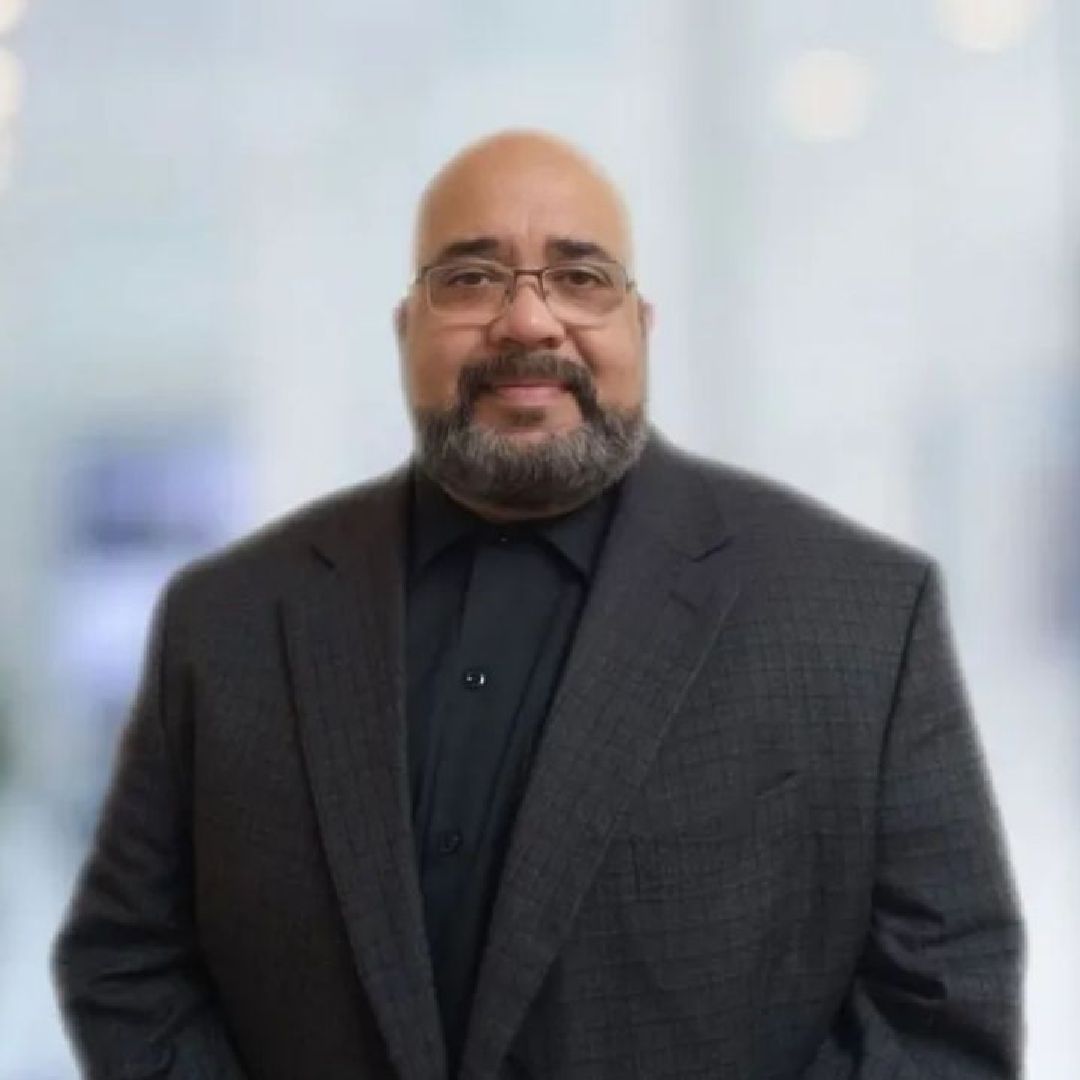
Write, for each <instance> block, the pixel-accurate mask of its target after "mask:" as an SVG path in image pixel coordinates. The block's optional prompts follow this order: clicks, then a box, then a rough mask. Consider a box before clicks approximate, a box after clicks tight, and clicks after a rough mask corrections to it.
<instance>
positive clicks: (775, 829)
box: [628, 772, 809, 909]
mask: <svg viewBox="0 0 1080 1080" xmlns="http://www.w3.org/2000/svg"><path fill="white" fill-rule="evenodd" d="M803 788H804V785H803V780H802V776H801V775H800V774H799V773H794V772H789V773H787V774H785V775H782V776H779V777H777V778H776V779H775V780H774V781H772V782H770V783H769V784H768V785H767V786H765V787H763V788H762V789H761V790H760V791H758V792H756V793H747V794H744V795H743V796H742V797H741V798H738V797H737V798H734V799H729V800H722V801H721V802H722V804H721V805H720V806H719V807H718V808H716V809H715V810H711V811H707V812H706V813H704V814H701V813H695V814H693V815H690V816H680V815H679V813H678V811H677V810H676V811H673V812H672V815H671V817H670V819H668V820H664V819H662V818H657V817H656V816H655V815H654V818H653V820H652V821H650V822H648V823H641V822H637V823H634V824H633V825H632V826H631V829H630V831H629V834H628V840H629V854H630V857H631V861H632V867H633V874H634V888H635V892H636V895H637V896H638V898H639V899H643V900H650V901H654V900H655V901H663V900H671V901H685V902H688V903H697V904H701V905H704V906H705V907H707V908H710V909H711V908H713V907H716V908H717V909H722V908H724V907H725V906H727V905H728V902H731V903H734V904H735V905H736V906H744V905H746V904H747V903H749V904H755V903H760V902H763V901H764V900H765V899H766V897H767V895H769V894H771V893H772V892H774V891H775V886H776V884H777V883H778V882H780V881H782V879H783V877H784V875H785V874H786V873H788V872H789V870H790V868H791V864H792V863H793V861H797V857H798V849H799V845H800V842H803V841H805V840H806V838H807V837H808V835H809V825H808V813H807V807H806V805H805V798H804V790H803Z"/></svg>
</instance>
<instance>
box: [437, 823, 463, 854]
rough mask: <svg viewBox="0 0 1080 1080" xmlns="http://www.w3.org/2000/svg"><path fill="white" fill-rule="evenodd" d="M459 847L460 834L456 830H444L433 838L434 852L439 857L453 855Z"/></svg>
mask: <svg viewBox="0 0 1080 1080" xmlns="http://www.w3.org/2000/svg"><path fill="white" fill-rule="evenodd" d="M460 847H461V833H460V832H458V830H457V829H446V830H444V831H443V832H441V833H439V834H438V836H436V838H435V850H436V851H437V852H438V853H439V854H440V855H453V854H454V852H455V851H457V850H458V848H460Z"/></svg>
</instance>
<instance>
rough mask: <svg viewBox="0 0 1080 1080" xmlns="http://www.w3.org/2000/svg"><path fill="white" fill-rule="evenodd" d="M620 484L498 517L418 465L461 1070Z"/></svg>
mask: <svg viewBox="0 0 1080 1080" xmlns="http://www.w3.org/2000/svg"><path fill="white" fill-rule="evenodd" d="M615 497H616V495H615V492H614V490H612V491H609V492H608V493H606V494H605V495H603V496H601V497H600V498H598V499H594V500H593V501H592V502H590V503H587V504H586V505H585V506H583V507H580V508H578V509H577V510H575V511H573V512H571V513H570V514H565V515H562V516H560V517H555V518H547V519H544V520H541V521H532V522H526V523H514V524H510V525H496V524H492V523H489V522H486V521H484V520H483V519H481V518H479V517H477V516H476V515H475V514H473V513H471V512H470V511H468V510H466V509H465V508H464V507H463V506H461V505H460V504H458V503H456V502H454V501H453V500H452V499H450V498H449V497H448V496H447V495H446V494H444V493H443V491H442V490H441V489H440V488H439V487H438V486H437V485H436V484H434V483H433V482H432V481H431V480H430V479H428V478H427V477H426V476H425V475H424V474H423V473H422V472H420V470H418V469H417V470H414V486H413V499H412V521H411V531H410V555H409V585H408V608H407V618H406V632H407V645H406V649H407V652H406V678H407V698H406V701H407V712H408V756H409V772H410V780H411V786H412V809H413V822H414V827H415V835H416V854H417V860H418V864H419V868H420V882H421V889H422V892H423V899H424V914H425V922H426V926H427V933H428V942H429V947H430V950H431V957H432V964H433V967H434V974H435V986H436V992H437V994H438V999H439V1008H440V1012H441V1014H442V1019H443V1028H444V1033H445V1036H446V1045H447V1054H448V1057H449V1062H450V1075H451V1076H453V1075H454V1074H455V1073H456V1070H457V1067H458V1062H459V1059H460V1055H461V1051H462V1049H463V1044H464V1039H465V1029H466V1025H467V1022H468V1017H469V1008H470V1005H471V1003H472V997H473V991H474V989H475V983H476V975H477V969H478V965H479V961H480V956H481V953H482V951H483V946H484V940H485V936H486V933H487V925H488V921H489V919H490V915H491V909H492V906H493V903H494V900H495V894H496V891H497V887H498V882H499V876H500V873H501V870H502V865H503V860H504V857H505V855H506V849H507V843H508V840H509V837H510V830H511V827H512V825H513V821H514V816H515V814H516V812H517V808H518V804H519V802H520V800H521V796H522V793H523V791H524V786H525V782H526V780H527V778H528V773H529V768H530V763H531V758H532V754H533V751H534V749H535V747H536V744H537V741H538V739H539V736H540V732H541V729H542V726H543V722H544V718H545V717H546V715H547V712H548V708H549V705H550V703H551V699H552V696H553V694H554V691H555V688H556V685H557V683H558V680H559V676H560V675H561V673H562V668H563V663H564V661H565V659H566V656H567V653H568V651H569V647H570V644H571V641H572V639H573V635H574V631H575V629H576V628H577V623H578V619H579V616H580V614H581V609H582V607H583V604H584V601H585V596H586V593H587V590H588V587H589V583H590V581H591V578H592V575H593V570H594V567H595V565H596V562H597V559H598V557H599V554H600V550H601V548H602V546H603V540H604V535H605V533H606V530H607V525H608V522H609V520H610V516H611V511H612V507H613V503H614V499H615Z"/></svg>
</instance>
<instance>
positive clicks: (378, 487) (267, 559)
mask: <svg viewBox="0 0 1080 1080" xmlns="http://www.w3.org/2000/svg"><path fill="white" fill-rule="evenodd" d="M407 490H408V467H407V466H406V465H403V466H400V467H398V468H397V469H395V470H393V471H392V472H388V473H385V474H382V475H380V476H377V477H374V478H372V479H371V480H368V481H365V482H362V483H359V484H355V485H352V486H350V487H347V488H342V489H340V490H337V491H334V492H331V493H329V494H327V495H324V496H322V497H320V498H318V499H316V500H313V501H311V502H308V503H305V504H304V505H302V506H300V507H297V508H296V509H295V510H293V511H291V512H289V513H288V514H285V515H282V516H281V517H278V518H275V519H274V520H272V521H270V522H268V523H266V524H264V525H262V526H261V527H259V528H258V529H255V530H253V531H252V532H249V533H247V534H245V535H244V536H241V537H239V538H238V539H236V540H234V541H232V542H231V543H229V544H227V545H225V546H224V547H221V548H219V549H217V550H215V551H212V552H210V553H208V554H206V555H204V556H201V557H200V558H197V559H195V560H193V561H191V562H189V563H187V564H186V565H184V566H182V567H180V568H179V569H178V570H177V571H176V573H175V574H174V575H173V577H172V578H171V579H170V582H169V584H168V586H167V588H166V596H167V598H168V599H169V600H172V599H173V598H179V599H180V600H181V601H188V602H194V601H197V600H211V601H212V600H214V598H216V599H217V600H218V602H220V601H221V600H222V598H224V597H228V598H230V599H237V598H238V597H239V598H242V599H243V601H244V602H245V603H250V602H252V601H257V600H258V599H259V598H260V597H263V596H267V595H275V596H276V595H278V594H280V592H281V591H282V590H283V589H285V588H288V587H289V586H290V584H291V583H293V582H294V581H296V580H298V579H300V578H303V577H305V576H306V575H309V574H310V573H311V572H312V570H313V569H315V568H317V567H319V566H320V565H321V564H322V563H325V562H330V561H333V558H334V556H335V555H337V554H339V553H341V552H342V551H346V550H348V548H349V547H350V546H352V545H353V544H354V542H356V543H358V542H359V540H360V538H361V537H363V536H364V535H365V534H366V533H370V532H371V531H373V530H376V531H377V530H384V531H390V530H392V529H393V528H394V526H395V525H396V523H397V521H396V515H398V514H399V513H401V512H403V509H404V497H405V492H406V491H407Z"/></svg>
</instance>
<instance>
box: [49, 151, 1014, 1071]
mask: <svg viewBox="0 0 1080 1080" xmlns="http://www.w3.org/2000/svg"><path fill="white" fill-rule="evenodd" d="M415 256H416V277H415V281H414V282H413V284H412V286H411V287H410V289H409V291H408V295H407V296H406V297H405V299H404V301H403V302H402V304H401V305H400V307H399V308H398V311H397V317H396V321H397V333H398V337H399V341H400V345H401V354H402V361H403V370H404V383H405V389H406V395H407V398H408V402H409V406H410V409H411V412H412V415H413V419H414V422H415V428H416V436H417V438H416V453H415V456H414V460H413V462H412V464H411V465H409V466H406V467H403V468H402V469H400V470H398V471H397V472H395V473H393V474H391V475H389V476H388V477H385V478H382V479H380V480H377V481H375V482H373V483H370V484H368V485H365V486H361V487H359V488H356V489H355V490H351V491H347V492H345V493H343V494H339V495H337V496H335V497H333V498H330V499H329V500H327V501H325V502H323V503H321V504H320V505H318V506H316V507H313V508H310V509H307V510H305V511H303V512H301V513H299V514H297V515H295V516H293V517H292V518H291V519H289V520H287V521H285V522H284V523H281V524H278V525H276V526H274V527H272V528H270V529H267V530H264V531H263V532H261V533H260V534H258V535H256V536H255V537H253V538H251V539H249V540H247V541H245V542H243V543H241V544H239V545H237V546H234V547H233V548H231V549H229V550H227V551H226V552H224V553H222V554H219V555H217V556H216V557H213V558H210V559H208V560H205V561H204V562H202V563H201V564H199V565H196V566H194V567H191V568H189V569H187V570H186V571H184V572H182V573H181V574H179V575H178V576H177V578H176V579H175V580H174V582H173V583H172V584H171V585H170V587H169V588H168V589H167V590H166V594H165V596H164V598H163V600H162V602H161V605H160V607H159V611H158V615H157V619H156V623H155V631H154V634H153V638H152V645H151V649H150V655H149V662H148V666H147V670H146V672H145V675H144V680H143V683H142V687H141V690H140V693H139V697H138V701H137V703H136V707H135V709H134V713H133V716H132V719H131V722H130V724H129V727H128V728H127V731H126V734H125V738H124V741H123V745H122V748H121V752H120V756H119V759H118V765H117V772H116V775H115V777H114V780H113V785H112V789H111V792H110V795H109V797H108V799H107V801H106V804H105V807H104V810H103V814H102V819H101V822H100V825H99V830H98V833H97V837H96V842H95V846H94V849H93V852H92V854H91V856H90V858H89V860H88V863H87V866H86V868H85V870H84V873H83V876H82V878H81V880H80V883H79V886H78V889H77V892H76V895H75V898H74V901H73V904H72V907H71V911H70V913H69V916H68V919H67V922H66V924H65V926H64V928H63V930H62V932H61V936H60V938H59V940H58V944H57V949H56V957H55V971H56V977H57V981H58V984H59V990H60V996H61V1001H62V1004H63V1009H64V1013H65V1016H66V1019H67V1023H68V1026H69V1029H70V1033H71V1036H72V1038H73V1040H74V1042H75V1043H76V1045H77V1047H78V1049H79V1052H80V1054H81V1056H82V1060H83V1062H84V1063H85V1068H86V1072H87V1075H89V1076H93V1077H103V1078H104V1077H108V1078H110V1080H115V1078H120V1077H124V1078H128V1080H134V1078H140V1077H158V1076H166V1077H176V1078H187V1077H207V1078H211V1077H212V1078H219V1077H220V1078H230V1080H235V1078H240V1077H247V1078H250V1080H262V1078H266V1080H279V1078H280V1080H284V1078H304V1080H335V1078H342V1080H344V1078H346V1077H348V1078H350V1080H354V1078H358V1077H401V1078H404V1080H429V1078H432V1080H434V1078H442V1077H456V1076H460V1077H463V1078H467V1080H482V1078H491V1080H494V1078H514V1077H516V1078H521V1077H560V1078H586V1077H587V1078H625V1077H649V1078H653V1077H672V1078H680V1080H685V1078H690V1077H710V1078H715V1077H732V1078H739V1080H764V1078H781V1077H783V1078H787V1077H792V1078H794V1077H805V1078H810V1080H822V1078H826V1077H837V1078H839V1077H859V1078H863V1080H885V1078H889V1080H926V1078H929V1077H964V1078H968V1077H970V1078H973V1080H974V1078H986V1077H998V1078H1000V1077H1010V1076H1015V1075H1016V1073H1017V1069H1018V1064H1017V1062H1018V1055H1019V1050H1018V1041H1019V1039H1018V1019H1017V1011H1018V1005H1017V998H1018V979H1019V976H1018V969H1019V955H1020V930H1019V924H1018V916H1017V912H1016V908H1015V905H1014V899H1013V892H1012V888H1011V885H1010V881H1009V877H1008V873H1007V870H1006V865H1005V859H1004V855H1003V851H1002V845H1001V840H1000V836H999V830H998V825H997V821H996V815H995V810H994V807H993V805H992V802H991V797H990V794H989V790H988V784H987V780H986V778H985V775H984V771H983V765H982V762H981V757H980V753H979V750H978V748H977V745H976V740H975V735H974V732H973V729H972V723H971V719H970V716H969V713H968V708H967V705H966V703H965V699H964V693H963V690H962V686H961V682H960V677H959V674H958V672H957V668H956V664H955V660H954V658H953V655H952V651H951V647H950V643H949V638H948V631H947V628H946V623H945V614H944V609H943V601H942V590H941V584H940V580H939V576H938V574H937V572H936V570H935V569H934V566H933V564H931V563H930V562H929V561H928V560H927V559H926V558H924V557H923V556H921V555H919V554H918V553H915V552H913V551H910V550H908V549H906V548H904V547H901V546H899V545H898V544H896V543H893V542H891V541H888V540H886V539H883V538H880V537H878V536H875V535H873V534H871V533H869V532H868V531H866V530H864V529H861V528H859V527H858V526H855V525H853V524H851V523H849V522H847V521H845V520H843V519H841V518H840V517H839V516H837V515H835V514H833V513H830V512H828V511H826V510H824V509H822V508H820V507H818V506H816V505H814V504H812V503H810V502H809V501H807V500H806V499H804V498H802V497H800V496H798V495H795V494H793V493H791V492H788V491H786V490H784V489H782V488H780V487H779V486H776V485H774V484H771V483H769V482H767V481H764V480H762V479H758V478H755V477H752V476H749V475H746V474H744V473H741V472H738V471H735V470H733V469H731V468H727V467H723V466H720V465H717V464H710V463H706V462H703V461H700V460H696V459H693V458H691V457H688V456H686V455H684V454H682V453H680V452H678V451H676V450H674V449H673V448H672V447H670V446H669V445H668V444H667V443H666V442H665V441H664V440H662V439H661V438H660V437H659V436H658V435H657V434H656V433H655V432H652V431H650V430H649V429H648V428H647V426H646V422H645V419H644V398H645V354H646V339H647V336H648V331H649V326H650V323H651V317H652V316H651V311H650V308H649V305H648V304H647V303H646V302H645V301H644V300H643V299H642V297H641V295H640V293H639V292H638V289H637V286H636V284H635V282H634V279H633V278H634V275H633V270H632V263H633V259H632V252H631V243H630V232H629V227H628V223H627V216H626V213H625V211H624V209H623V206H622V204H621V202H620V200H619V198H618V196H617V195H616V194H615V193H614V192H613V190H612V189H611V187H610V185H609V184H608V183H607V181H606V180H604V179H603V177H602V176H601V175H600V174H599V173H598V171H597V170H596V169H595V167H593V166H592V165H591V164H590V163H589V162H587V161H586V160H584V159H583V158H582V157H581V156H580V155H579V154H578V153H577V152H576V151H574V150H572V149H571V148H569V147H567V146H566V145H564V144H562V143H560V142H558V141H557V140H554V139H551V138H548V137H544V136H541V135H538V134H532V133H522V132H511V133H504V134H502V135H499V136H495V137H492V138H490V139H487V140H485V141H483V142H481V143H480V144H478V145H475V146H473V147H471V148H469V149H467V150H466V151H464V152H463V153H462V154H461V155H459V156H458V157H457V158H456V159H455V160H454V161H452V162H451V163H450V164H449V165H448V166H446V167H445V168H444V169H443V171H442V172H441V173H440V174H439V175H438V176H437V177H436V178H435V180H434V181H433V182H432V184H431V185H430V187H429V188H428V190H427V192H426V194H425V197H424V199H423V202H422V205H421V207H420V212H419V216H418V223H417V231H416V251H415Z"/></svg>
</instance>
